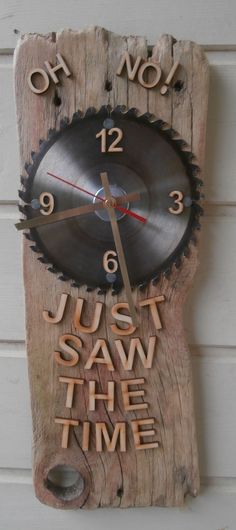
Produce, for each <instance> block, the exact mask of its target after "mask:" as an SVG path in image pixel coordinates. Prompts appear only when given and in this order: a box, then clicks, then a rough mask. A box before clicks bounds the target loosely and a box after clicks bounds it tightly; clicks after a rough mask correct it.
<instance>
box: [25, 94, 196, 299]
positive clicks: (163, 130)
mask: <svg viewBox="0 0 236 530" xmlns="http://www.w3.org/2000/svg"><path fill="white" fill-rule="evenodd" d="M95 114H97V115H101V116H104V117H112V118H114V117H115V116H117V115H121V114H122V115H124V116H125V115H127V116H128V117H131V118H132V117H134V118H136V119H137V120H139V121H143V122H149V123H151V125H152V126H153V127H156V128H157V129H158V130H159V131H160V134H163V137H165V138H166V139H167V141H169V140H171V141H172V142H173V143H174V144H175V146H176V148H177V150H178V152H179V155H180V156H181V157H182V159H183V161H184V162H185V163H186V172H187V175H188V176H189V178H190V182H191V183H192V200H193V203H192V212H193V221H192V232H191V234H190V235H189V238H188V243H187V244H186V243H185V247H184V248H183V244H182V246H181V248H180V249H179V250H178V254H179V256H178V255H177V257H176V258H174V259H172V263H171V264H170V263H169V262H168V264H167V266H166V268H163V269H160V271H159V272H157V274H156V275H155V276H154V277H152V278H151V279H149V280H148V282H147V281H145V282H142V283H140V284H139V285H138V286H137V288H138V289H139V290H140V291H142V290H144V289H145V288H146V287H147V285H148V283H149V282H151V283H152V284H153V285H157V284H158V282H160V280H161V278H162V277H163V276H164V277H165V278H169V277H170V275H171V273H172V266H173V265H174V266H175V267H176V268H179V267H181V264H182V262H183V257H186V258H187V257H189V256H190V254H191V244H194V245H196V244H197V237H196V235H195V233H196V231H197V230H200V228H201V226H200V223H199V216H201V215H203V209H202V207H201V206H199V204H197V202H194V201H198V200H200V199H201V198H202V195H203V194H202V193H200V192H199V191H198V190H197V189H198V188H200V187H201V186H202V185H203V182H202V180H201V179H200V178H199V175H200V174H201V170H200V168H199V166H198V165H197V161H196V163H195V160H196V159H195V157H194V155H193V154H192V152H191V149H190V147H189V145H188V144H187V142H186V141H185V140H184V139H182V138H181V137H180V135H179V133H177V132H176V131H175V130H174V129H173V128H172V127H170V125H169V124H168V123H167V122H165V121H163V120H162V119H158V118H156V117H155V116H154V115H153V114H151V113H149V112H146V113H143V114H142V113H140V111H139V110H138V109H137V108H135V107H133V108H130V109H129V108H127V107H126V106H125V105H117V106H116V107H115V108H112V107H111V106H110V105H103V106H101V107H100V109H99V110H98V111H96V109H95V108H94V107H90V108H88V109H87V111H86V112H85V113H84V112H82V111H80V110H77V112H75V113H74V114H73V116H72V118H71V119H70V120H69V119H68V118H63V119H62V120H61V122H60V130H63V129H64V128H65V127H66V126H68V125H69V124H70V123H74V122H75V121H78V120H81V119H84V118H86V117H89V116H93V115H95ZM59 134H60V131H57V130H56V129H55V128H51V129H49V131H48V136H47V139H40V140H39V152H35V151H32V152H31V159H32V161H33V163H35V161H37V159H39V160H40V156H41V154H42V155H43V154H44V153H45V151H46V149H47V147H48V145H50V144H49V142H52V139H53V138H54V136H55V137H56V135H59ZM32 169H33V165H32V164H31V163H26V164H25V170H26V172H27V174H28V176H29V177H26V176H21V183H22V186H23V189H22V190H20V192H19V196H20V199H21V200H22V201H24V202H26V203H27V202H29V201H28V200H27V199H28V198H29V195H28V194H29V189H30V185H31V182H32V180H33V178H34V176H33V174H32ZM26 208H27V206H26ZM19 209H20V211H21V212H22V213H23V214H24V216H25V215H26V217H27V210H26V209H25V206H23V205H20V206H19ZM23 233H24V235H25V237H26V238H27V239H29V240H30V241H33V242H35V238H34V237H33V235H32V233H31V231H30V232H23ZM31 248H32V250H33V251H34V252H38V253H39V254H40V256H39V257H38V258H37V259H38V260H39V261H40V262H41V263H43V264H45V265H48V267H47V270H49V271H50V272H53V273H54V274H55V273H56V274H58V275H59V276H58V279H60V280H61V281H64V282H65V281H69V280H70V281H71V285H72V286H73V287H76V288H80V287H82V285H84V283H83V282H80V281H79V280H77V279H76V280H75V279H71V278H70V277H68V275H67V274H64V273H62V272H60V271H58V269H57V267H56V266H55V265H53V264H52V263H51V260H49V259H48V258H46V257H45V256H44V254H43V251H42V249H40V248H39V246H38V243H36V244H35V245H34V246H31ZM86 287H87V291H88V292H92V291H94V290H96V289H99V290H98V294H101V295H102V294H103V295H104V294H105V293H106V292H107V291H108V290H109V289H111V294H112V295H113V296H116V295H118V294H119V293H120V291H121V290H122V287H115V286H114V285H112V284H111V285H110V286H108V287H107V288H106V286H105V287H104V286H100V287H92V286H86ZM135 288H136V287H135ZM132 290H133V287H132Z"/></svg>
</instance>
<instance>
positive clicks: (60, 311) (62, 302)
mask: <svg viewBox="0 0 236 530" xmlns="http://www.w3.org/2000/svg"><path fill="white" fill-rule="evenodd" d="M68 296H69V295H68V294H66V293H62V294H61V299H60V303H59V306H58V310H57V313H56V315H55V317H53V316H52V314H51V312H50V311H45V310H44V311H43V318H44V320H46V322H49V323H50V324H58V322H61V320H62V318H63V315H64V311H65V307H66V302H67V298H68Z"/></svg>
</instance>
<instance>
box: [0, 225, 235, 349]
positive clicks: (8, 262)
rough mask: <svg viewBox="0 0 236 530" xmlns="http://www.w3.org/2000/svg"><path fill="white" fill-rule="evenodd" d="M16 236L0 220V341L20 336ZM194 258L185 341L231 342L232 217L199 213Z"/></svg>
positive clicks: (21, 317) (22, 333)
mask: <svg viewBox="0 0 236 530" xmlns="http://www.w3.org/2000/svg"><path fill="white" fill-rule="evenodd" d="M21 237H22V236H21V235H19V233H17V231H16V229H15V227H14V220H13V219H12V218H11V219H1V218H0V241H1V259H0V299H1V319H0V341H9V340H10V341H15V340H24V338H25V328H24V297H23V282H22V266H21ZM200 258H201V260H200V267H199V270H198V272H197V275H196V277H195V281H194V285H193V288H192V290H191V292H190V294H189V297H188V300H187V303H186V312H185V314H186V318H185V326H186V330H187V334H188V340H189V342H190V343H191V344H204V345H218V346H221V345H223V344H224V345H226V346H235V345H236V326H235V312H236V296H235V287H236V286H235V270H236V231H235V217H233V216H232V217H231V216H229V217H228V216H219V217H217V216H209V217H205V219H204V220H203V238H202V245H201V252H200ZM45 274H51V273H49V272H46V271H45ZM65 288H66V284H65Z"/></svg>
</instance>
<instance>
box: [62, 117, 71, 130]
mask: <svg viewBox="0 0 236 530" xmlns="http://www.w3.org/2000/svg"><path fill="white" fill-rule="evenodd" d="M68 124H69V119H68V118H62V119H61V120H60V129H65V127H67V125H68Z"/></svg>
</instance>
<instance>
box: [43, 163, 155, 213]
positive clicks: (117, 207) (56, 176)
mask: <svg viewBox="0 0 236 530" xmlns="http://www.w3.org/2000/svg"><path fill="white" fill-rule="evenodd" d="M47 174H48V175H50V176H51V177H53V178H54V179H57V180H60V181H61V182H64V184H67V185H68V186H71V187H72V188H75V189H77V190H79V191H82V192H83V193H86V194H87V195H90V196H91V197H95V198H96V199H98V200H99V201H102V202H104V203H105V199H104V198H103V197H100V196H99V195H95V194H94V193H91V191H88V190H85V189H84V188H81V187H80V186H77V184H74V183H73V182H70V181H69V180H66V179H64V178H62V177H58V175H54V173H51V172H50V171H47ZM114 208H116V210H119V211H120V212H122V213H125V214H127V215H129V216H130V217H134V218H135V219H137V220H138V221H141V223H146V222H147V219H145V217H142V216H141V215H138V214H137V213H135V212H132V211H131V210H127V208H123V207H122V206H118V205H115V206H114Z"/></svg>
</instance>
